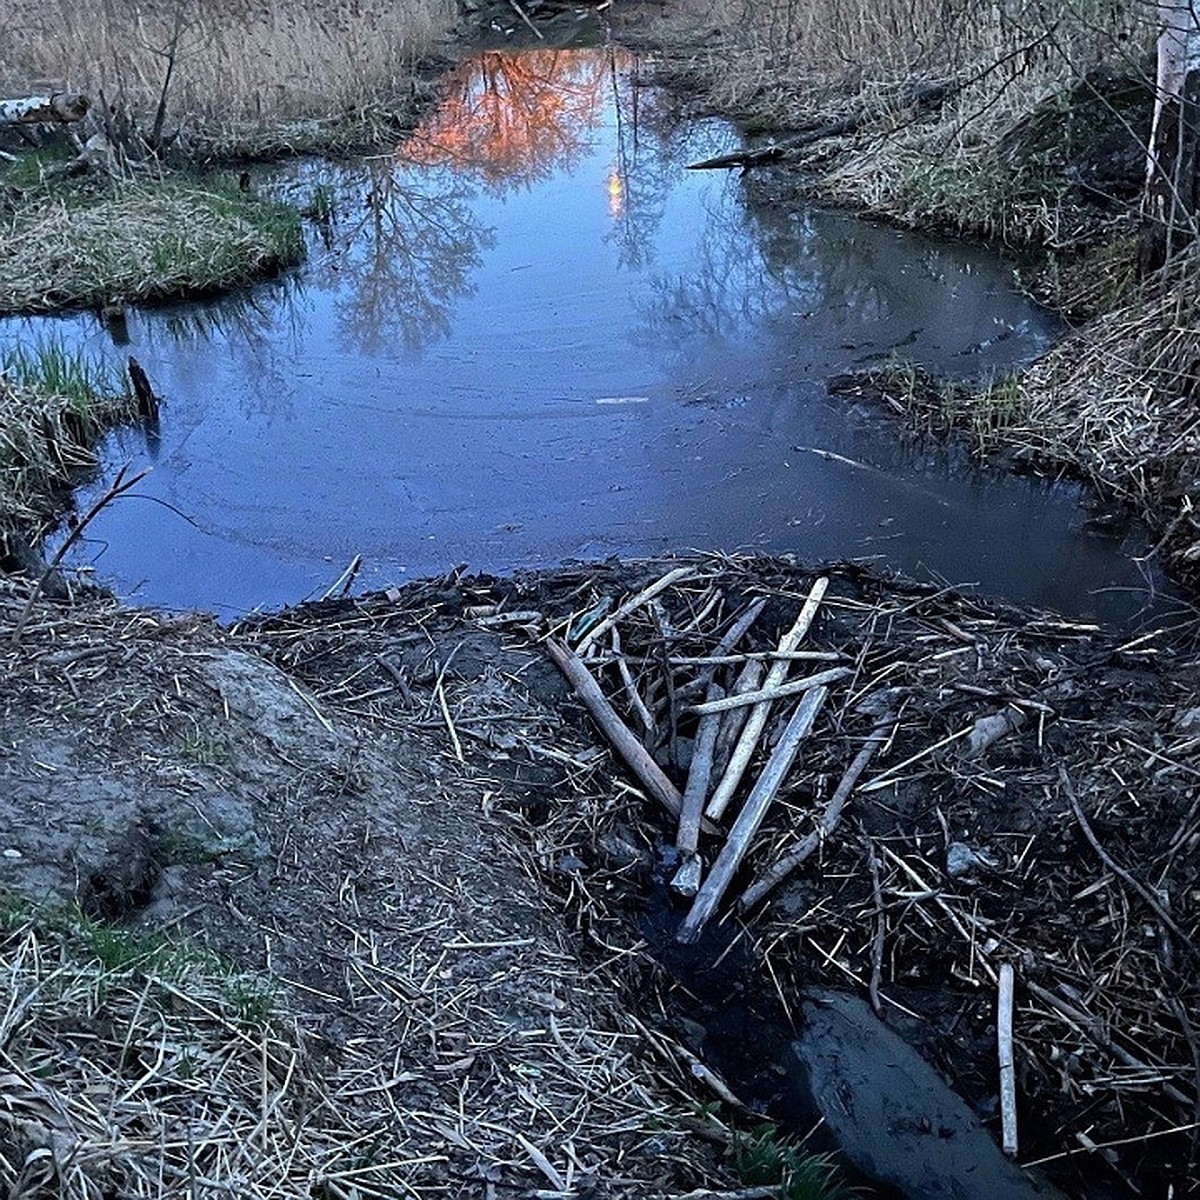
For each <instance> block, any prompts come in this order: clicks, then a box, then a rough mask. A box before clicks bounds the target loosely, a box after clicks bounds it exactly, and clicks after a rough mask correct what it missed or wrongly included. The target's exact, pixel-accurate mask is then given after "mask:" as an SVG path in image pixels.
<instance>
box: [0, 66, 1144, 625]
mask: <svg viewBox="0 0 1200 1200" xmlns="http://www.w3.org/2000/svg"><path fill="white" fill-rule="evenodd" d="M633 69H634V64H633V63H632V62H631V61H630V60H629V59H628V58H627V57H626V56H625V55H624V54H622V53H621V52H619V51H611V50H596V49H590V50H555V51H551V50H540V51H533V52H523V53H522V52H487V53H482V54H480V55H478V56H476V57H474V58H472V59H470V60H468V61H466V62H464V63H463V64H462V66H461V67H460V69H459V70H457V71H456V72H455V73H454V74H453V75H452V76H451V77H450V78H449V79H448V80H447V81H446V88H445V96H444V100H443V102H442V104H441V105H440V107H439V108H438V109H437V110H436V111H435V112H433V113H432V114H431V115H430V117H429V118H428V119H427V120H426V122H425V123H424V124H423V125H422V126H421V127H420V128H419V129H418V130H417V131H416V132H415V133H414V134H413V136H412V137H411V138H409V139H408V140H407V141H405V143H404V144H402V145H401V146H399V147H398V148H397V149H396V151H395V153H394V154H390V155H384V156H381V157H378V158H373V159H369V160H365V161H357V162H354V163H348V164H337V165H330V164H321V163H307V164H304V165H301V166H299V167H290V168H288V169H287V170H286V171H285V172H283V173H280V174H274V175H272V176H271V177H269V178H267V179H264V180H262V181H261V182H260V183H259V186H262V187H269V188H274V189H278V190H280V191H282V192H284V193H286V194H288V195H290V196H293V197H295V198H297V199H298V200H300V201H301V202H309V203H312V202H314V201H315V207H316V208H318V209H324V208H329V209H331V211H332V216H331V217H330V218H329V219H328V220H326V221H313V222H311V223H310V228H309V235H308V236H309V240H310V253H309V256H308V260H307V262H306V263H305V264H304V266H303V267H301V268H299V269H298V270H296V271H295V272H292V273H289V274H288V275H286V276H285V277H283V278H281V279H279V280H276V281H273V282H270V283H266V284H262V285H258V286H255V287H253V288H250V289H247V290H245V291H242V292H239V293H237V294H236V295H233V296H231V297H228V298H226V299H223V300H220V301H217V302H211V303H204V304H190V305H186V306H178V307H174V308H159V309H154V310H147V311H138V312H132V313H130V315H129V320H128V345H116V344H114V340H113V338H112V337H111V335H110V334H109V332H108V331H106V330H105V329H104V328H103V327H102V326H101V325H100V323H99V321H98V320H97V319H96V318H95V317H93V316H92V315H90V314H80V315H76V316H71V317H65V318H57V319H47V318H40V319H37V320H29V321H8V322H5V323H3V324H2V325H0V341H11V340H13V339H16V338H21V339H36V338H39V337H46V336H60V337H63V338H65V339H66V340H68V341H69V342H71V343H75V344H79V343H82V344H85V345H86V346H88V347H89V348H91V349H93V350H95V351H97V352H99V353H102V354H106V355H111V356H113V358H114V359H115V360H116V361H118V362H120V361H123V356H124V355H125V354H127V353H133V354H135V355H136V356H137V358H138V359H139V360H140V361H141V362H142V364H143V365H144V366H145V368H146V369H147V371H148V372H149V374H150V377H151V379H152V380H153V381H154V383H155V386H156V388H157V390H158V391H160V392H161V393H162V394H163V396H164V397H165V403H164V407H163V416H162V425H161V431H160V436H159V437H157V438H155V439H153V440H148V439H147V438H146V437H145V435H144V434H142V433H140V432H137V431H126V432H124V433H122V434H119V435H117V436H114V437H113V438H111V439H110V440H109V442H108V443H107V444H106V447H105V462H106V467H107V472H108V475H107V477H111V474H112V472H113V471H115V470H116V468H117V467H119V466H120V465H121V464H123V463H125V462H132V463H133V464H134V465H135V466H141V465H145V464H150V465H152V466H153V471H152V473H151V474H150V475H149V476H148V477H147V479H146V480H145V481H144V482H143V483H142V484H141V485H140V486H139V489H138V491H139V494H138V495H137V496H133V497H129V498H127V499H123V500H121V501H119V502H118V503H116V504H114V505H113V506H112V507H111V508H110V509H109V510H107V511H106V512H105V513H103V514H102V516H101V517H100V519H98V520H97V521H96V522H95V523H94V525H93V526H92V527H91V529H90V535H91V536H90V538H89V539H88V541H87V542H86V543H85V544H84V545H83V546H82V547H81V549H80V552H79V554H78V555H77V557H76V562H77V564H89V565H91V566H92V567H93V568H94V570H95V572H96V574H97V575H98V576H99V577H100V578H101V579H103V580H105V581H108V582H110V583H111V584H113V585H114V586H115V587H116V588H117V589H118V590H119V591H121V592H122V593H124V594H126V595H129V596H132V597H134V598H137V599H140V600H144V601H147V602H151V603H154V604H159V605H165V606H172V607H200V608H205V609H211V610H214V611H216V612H217V613H219V614H221V615H223V616H233V615H235V614H237V613H239V612H243V611H245V610H247V609H251V608H254V607H271V606H278V605H282V604H286V603H289V602H294V601H297V600H300V599H302V598H304V597H306V596H310V595H314V594H318V595H319V594H321V593H322V592H323V591H324V590H325V589H326V588H327V587H328V586H329V585H330V584H331V583H332V582H333V581H334V579H336V578H337V576H338V575H339V574H340V572H341V571H342V569H343V568H344V567H345V566H346V564H347V563H348V562H349V561H350V560H351V559H352V558H353V557H354V556H356V555H361V556H362V559H363V568H362V571H361V574H360V575H359V577H358V580H357V583H356V585H355V586H356V587H359V588H364V587H367V588H371V587H380V586H386V585H388V584H391V583H393V582H399V581H403V580H405V579H407V578H413V577H417V576H422V575H428V574H433V573H440V572H443V571H445V570H447V569H448V568H450V567H452V566H454V565H455V564H458V563H464V562H465V563H469V564H470V566H471V567H472V568H474V569H486V570H492V571H506V570H509V569H512V568H515V567H519V566H532V565H549V564H553V563H556V562H559V561H562V560H564V559H568V558H595V557H603V556H606V555H610V554H621V555H644V554H654V553H659V552H663V551H680V550H686V549H689V548H700V549H708V550H713V549H716V550H724V551H734V550H743V549H744V550H762V551H772V552H782V551H792V552H795V553H797V554H799V555H801V556H803V557H804V558H806V559H812V560H820V559H830V558H852V559H858V560H863V561H871V562H875V563H879V564H882V565H886V566H890V567H897V568H900V569H902V570H903V571H905V572H907V573H909V574H912V575H915V576H918V577H921V578H934V579H939V580H944V581H947V582H949V583H953V584H976V585H978V587H979V588H980V589H981V590H982V591H983V592H984V593H986V594H991V595H1001V596H1007V597H1010V598H1014V599H1017V600H1020V601H1027V602H1033V603H1036V604H1041V605H1046V606H1049V607H1053V608H1058V609H1060V610H1062V611H1064V612H1067V613H1071V614H1080V615H1087V616H1100V617H1103V618H1106V619H1115V620H1122V621H1124V620H1128V619H1130V618H1131V617H1132V616H1133V614H1135V613H1136V612H1137V611H1138V609H1139V608H1141V607H1142V605H1143V604H1144V603H1145V601H1146V588H1147V582H1146V579H1145V578H1144V577H1143V574H1142V572H1141V571H1140V570H1139V568H1138V567H1137V565H1136V564H1135V563H1134V562H1132V561H1131V558H1130V555H1131V554H1132V553H1134V552H1136V550H1137V549H1139V546H1138V543H1137V537H1136V535H1130V536H1128V537H1127V538H1126V539H1125V542H1124V543H1123V542H1122V541H1119V540H1115V539H1112V538H1101V537H1097V536H1094V535H1093V534H1092V533H1090V532H1089V531H1088V530H1087V528H1085V523H1086V515H1087V514H1086V513H1085V512H1083V511H1082V510H1081V509H1080V508H1079V505H1078V500H1079V496H1078V493H1077V491H1076V490H1075V489H1074V488H1071V487H1067V486H1061V485H1057V486H1056V485H1050V484H1046V483H1041V482H1038V481H1034V480H1027V479H1016V478H1007V477H1000V476H995V475H984V474H981V473H979V472H977V471H975V470H973V469H971V468H970V467H969V465H967V464H965V463H963V462H962V461H956V460H955V458H954V456H952V455H947V454H945V453H943V452H939V451H932V452H931V451H920V450H916V449H914V448H912V447H910V446H906V445H904V444H903V443H902V442H901V440H900V439H899V437H898V436H897V432H896V430H895V428H894V427H893V426H892V425H891V424H890V423H889V421H888V420H887V419H886V418H884V417H881V416H880V415H879V414H878V413H870V412H864V411H860V410H856V409H854V408H853V407H852V406H850V405H848V403H847V402H846V401H845V400H843V399H838V398H834V397H830V396H829V395H828V393H827V390H826V380H827V378H828V377H829V376H830V375H832V374H834V373H837V372H841V371H845V370H847V369H850V368H853V367H855V366H860V365H863V364H869V363H875V362H880V361H883V360H886V359H888V358H890V357H892V356H896V355H902V356H904V357H905V358H907V359H909V360H912V361H915V362H919V363H922V364H924V365H926V366H929V367H931V368H933V369H935V370H939V371H950V372H954V373H957V374H962V375H971V376H981V375H986V374H987V373H989V372H993V371H997V370H1002V369H1003V368H1004V367H1006V366H1008V365H1011V364H1013V363H1015V362H1019V361H1022V360H1023V359H1027V358H1029V357H1031V356H1033V355H1035V354H1036V353H1038V352H1039V351H1040V350H1042V349H1043V348H1044V347H1045V346H1046V345H1047V344H1048V343H1049V341H1050V340H1051V338H1052V337H1053V336H1054V335H1055V333H1056V328H1055V323H1054V321H1053V319H1052V318H1050V317H1049V316H1047V315H1046V314H1044V313H1043V312H1041V311H1040V310H1039V309H1038V308H1036V307H1035V306H1034V305H1032V304H1031V303H1030V302H1029V301H1028V300H1026V299H1024V298H1023V297H1022V296H1020V295H1019V294H1018V292H1017V291H1016V289H1015V288H1014V286H1013V281H1012V274H1011V268H1010V267H1009V266H1008V265H1006V264H1005V263H1004V262H1002V261H1001V260H1000V259H998V258H997V257H996V256H995V255H993V254H992V253H990V252H988V251H986V250H984V249H979V248H973V247H968V246H963V245H958V244H955V243H950V242H945V241H938V240H931V239H928V238H924V237H922V236H919V235H916V234H912V233H906V232H901V231H897V230H893V229H886V228H880V227H875V226H871V225H868V224H866V223H864V222H861V221H859V220H856V219H854V218H853V217H851V216H847V215H840V214H833V213H828V212H822V211H819V210H817V209H805V208H802V209H799V210H795V211H791V212H786V213H785V212H781V211H778V209H776V208H774V207H772V206H770V205H768V204H766V203H764V202H761V201H756V199H755V196H754V194H753V192H752V191H751V190H749V189H748V188H747V185H746V183H744V182H742V181H740V180H739V179H738V178H737V177H736V176H735V175H734V174H733V173H724V172H694V171H693V172H689V171H687V170H686V169H685V168H686V165H687V163H689V162H691V161H694V160H696V159H698V158H702V157H705V156H707V155H711V154H714V153H719V152H721V151H723V150H726V149H729V148H732V147H733V146H734V145H735V144H736V141H735V138H734V137H733V135H732V133H731V132H730V130H729V129H728V128H727V127H725V126H724V125H722V124H720V123H715V122H710V123H694V122H693V123H691V124H686V123H685V124H681V123H679V122H677V121H673V120H671V119H670V114H669V113H668V112H667V111H666V108H665V104H666V102H665V100H664V98H663V97H662V96H660V95H659V94H657V93H655V92H653V91H649V90H642V89H638V88H636V87H635V86H634V82H633ZM814 451H832V452H834V454H835V455H838V456H841V457H830V456H828V455H822V454H819V453H815V452H814ZM847 459H850V460H853V462H847V461H845V460H847ZM102 484H103V481H101V482H99V483H97V485H96V486H95V487H94V488H92V489H90V491H91V494H95V493H96V492H97V491H98V490H99V488H100V487H101V486H102ZM88 499H89V496H87V495H85V496H83V497H81V503H84V504H86V502H87V500H88Z"/></svg>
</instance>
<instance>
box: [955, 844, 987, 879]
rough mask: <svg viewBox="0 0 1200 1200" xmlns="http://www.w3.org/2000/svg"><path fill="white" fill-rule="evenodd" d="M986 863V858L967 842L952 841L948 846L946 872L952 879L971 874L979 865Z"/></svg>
mask: <svg viewBox="0 0 1200 1200" xmlns="http://www.w3.org/2000/svg"><path fill="white" fill-rule="evenodd" d="M985 865H986V860H985V859H983V858H981V857H980V856H979V855H978V854H977V853H976V852H975V851H974V850H972V849H971V847H970V846H968V845H967V844H966V842H951V843H950V845H949V846H947V847H946V874H947V875H949V876H950V878H951V879H959V878H961V877H962V876H963V875H969V874H970V873H971V872H972V871H974V870H975V869H976V868H977V867H980V866H985Z"/></svg>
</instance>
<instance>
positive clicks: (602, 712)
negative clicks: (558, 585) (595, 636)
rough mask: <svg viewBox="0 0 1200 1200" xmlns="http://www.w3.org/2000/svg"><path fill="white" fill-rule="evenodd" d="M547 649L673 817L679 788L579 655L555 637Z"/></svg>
mask: <svg viewBox="0 0 1200 1200" xmlns="http://www.w3.org/2000/svg"><path fill="white" fill-rule="evenodd" d="M544 644H545V647H546V653H547V654H549V655H550V657H551V659H553V661H554V665H555V666H557V667H558V669H559V670H560V671H561V672H562V673H563V674H564V675H565V676H566V678H567V680H568V682H569V683H570V684H571V686H572V687H573V688H574V689H575V692H576V694H577V695H578V696H579V698H580V700H582V701H583V703H584V707H585V708H587V710H588V712H589V713H590V714H591V717H592V720H593V721H595V722H596V724H597V725H598V726H599V727H600V731H601V733H603V734H604V736H605V737H606V738H608V740H609V742H610V743H611V745H612V747H613V749H614V750H616V752H617V753H618V754H619V755H620V756H621V757H622V758H623V759H624V760H625V763H626V765H627V766H628V767H629V769H630V770H631V771H632V772H633V773H634V774H635V775H636V776H637V777H638V780H639V781H640V782H641V783H642V785H643V786H644V787H645V789H646V790H647V791H648V792H649V793H650V795H651V796H652V797H653V798H654V799H655V800H657V801H658V803H659V804H661V805H662V806H663V808H665V809H666V810H667V812H669V813H670V814H671V816H673V817H678V816H679V814H680V813H681V812H682V811H683V797H682V796H681V795H680V794H679V789H678V788H677V787H676V786H675V785H674V784H673V783H672V782H671V781H670V780H669V779H668V778H667V777H666V776H665V775H664V774H663V773H662V769H661V768H660V767H659V765H658V763H656V762H655V761H654V759H652V758H651V757H650V753H649V751H648V750H647V749H646V747H645V746H643V745H642V743H641V742H639V741H638V739H637V738H636V737H635V736H634V735H633V734H632V733H631V732H630V730H629V727H628V726H627V725H626V724H625V722H624V721H622V720H621V718H620V717H619V716H618V715H617V711H616V709H614V708H613V706H612V705H611V704H610V703H609V702H608V699H607V698H606V697H605V695H604V693H603V692H602V691H601V690H600V685H599V684H598V683H597V682H596V680H595V679H594V678H593V677H592V673H591V671H589V670H588V669H587V667H586V666H584V664H583V663H582V661H580V659H579V656H578V655H576V654H575V653H573V652H572V651H571V650H570V649H568V648H567V647H566V646H565V645H563V643H562V642H559V641H556V640H555V639H554V638H547V639H546V641H545V643H544Z"/></svg>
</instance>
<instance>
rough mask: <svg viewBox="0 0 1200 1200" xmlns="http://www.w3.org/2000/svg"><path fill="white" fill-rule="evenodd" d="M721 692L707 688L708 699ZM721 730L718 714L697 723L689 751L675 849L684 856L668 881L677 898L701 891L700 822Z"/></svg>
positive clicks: (713, 686)
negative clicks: (690, 754) (677, 895)
mask: <svg viewBox="0 0 1200 1200" xmlns="http://www.w3.org/2000/svg"><path fill="white" fill-rule="evenodd" d="M720 692H721V689H720V688H719V687H717V685H716V684H712V685H710V687H709V695H710V696H712V697H713V699H714V700H715V699H717V698H718V695H719V694H720ZM720 729H721V714H720V713H710V714H709V715H708V716H707V717H702V718H701V719H700V727H699V729H698V730H697V731H696V744H695V748H694V749H693V751H692V762H691V766H690V767H689V768H688V778H687V785H686V786H685V787H684V789H683V811H682V812H681V813H680V814H679V833H678V835H677V836H676V838H675V848H676V849H677V850H678V851H679V853H680V854H681V855H683V863H682V864H681V866H680V868H679V870H678V871H676V872H675V877H674V878H673V879H672V880H671V888H672V890H673V891H675V892H676V893H678V894H679V895H680V896H687V897H691V896H694V895H695V894H696V892H697V891H698V890H699V888H700V877H701V874H702V867H701V864H700V855H699V853H698V850H699V847H700V822H701V820H702V819H703V817H704V800H705V797H707V795H708V783H709V780H710V779H711V778H712V765H713V752H714V751H715V750H716V747H717V734H718V733H719V732H720Z"/></svg>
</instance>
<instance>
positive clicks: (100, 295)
mask: <svg viewBox="0 0 1200 1200" xmlns="http://www.w3.org/2000/svg"><path fill="white" fill-rule="evenodd" d="M9 224H10V227H9V229H8V230H7V231H5V232H6V236H5V238H4V240H3V243H2V244H0V312H40V311H50V310H52V309H56V308H62V307H64V306H70V305H81V306H82V305H103V304H110V303H114V302H116V303H126V302H135V301H153V300H165V299H170V298H173V297H179V296H186V295H196V294H203V293H206V292H212V291H217V290H220V289H223V288H227V287H230V286H232V285H234V284H236V283H240V282H243V281H245V280H248V279H253V278H256V277H259V276H262V275H264V274H269V273H270V272H272V271H275V270H277V269H279V268H280V267H282V266H284V265H287V264H289V263H291V262H294V261H296V260H298V259H299V257H300V256H301V254H302V252H303V243H302V240H301V235H300V222H299V217H298V216H297V214H296V213H295V211H294V210H293V209H291V208H289V207H287V206H285V205H281V204H277V203H274V202H272V201H268V200H260V199H257V198H255V197H254V196H250V195H243V194H241V193H239V192H238V191H236V189H234V190H231V189H228V188H223V187H221V186H219V185H218V184H215V183H212V184H209V185H196V184H171V183H160V184H139V185H134V184H126V185H120V186H117V187H116V188H115V189H114V190H113V191H112V192H111V193H105V194H103V195H101V196H99V197H91V196H88V197H82V198H81V197H77V196H74V195H72V194H69V193H63V194H59V195H54V194H51V193H46V194H45V195H44V196H43V197H42V198H40V199H39V198H37V197H33V198H31V199H30V200H29V201H28V202H26V203H24V204H23V205H22V206H21V207H20V208H19V209H18V211H17V212H16V213H15V214H14V215H13V216H12V217H11V219H10V223H9Z"/></svg>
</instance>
